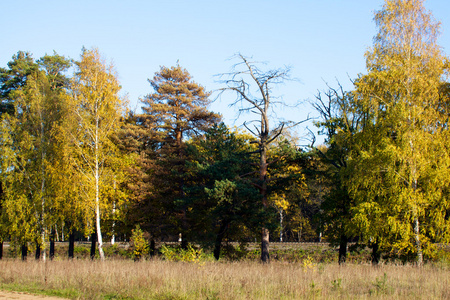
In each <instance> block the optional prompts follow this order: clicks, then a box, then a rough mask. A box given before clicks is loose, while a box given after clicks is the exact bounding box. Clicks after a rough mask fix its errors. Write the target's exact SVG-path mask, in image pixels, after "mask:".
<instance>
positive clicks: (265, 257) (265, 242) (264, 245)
mask: <svg viewBox="0 0 450 300" xmlns="http://www.w3.org/2000/svg"><path fill="white" fill-rule="evenodd" d="M261 262H263V263H269V262H270V257H269V229H267V228H265V227H263V229H262V239H261Z"/></svg>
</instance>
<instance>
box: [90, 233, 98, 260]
mask: <svg viewBox="0 0 450 300" xmlns="http://www.w3.org/2000/svg"><path fill="white" fill-rule="evenodd" d="M96 241H97V233H96V232H95V231H94V232H93V233H92V234H91V259H94V258H95V244H96Z"/></svg>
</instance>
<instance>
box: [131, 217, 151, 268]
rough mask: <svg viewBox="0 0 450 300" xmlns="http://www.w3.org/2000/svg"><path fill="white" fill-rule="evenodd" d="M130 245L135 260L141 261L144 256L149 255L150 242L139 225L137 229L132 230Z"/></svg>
mask: <svg viewBox="0 0 450 300" xmlns="http://www.w3.org/2000/svg"><path fill="white" fill-rule="evenodd" d="M130 244H131V248H132V249H133V257H134V260H139V259H141V258H142V256H144V255H146V254H148V242H147V240H146V239H145V238H144V232H143V231H142V229H141V227H139V225H136V228H135V229H133V230H131V239H130Z"/></svg>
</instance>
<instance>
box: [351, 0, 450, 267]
mask: <svg viewBox="0 0 450 300" xmlns="http://www.w3.org/2000/svg"><path fill="white" fill-rule="evenodd" d="M375 22H376V25H377V26H378V34H377V35H376V37H375V39H374V45H373V47H372V48H371V49H370V50H369V51H368V52H367V53H366V64H367V70H368V73H367V75H364V76H361V77H360V78H359V79H358V80H357V81H356V92H355V101H357V103H358V104H359V105H360V106H361V107H362V108H363V109H364V110H365V111H367V112H368V114H367V115H366V119H365V122H366V123H365V125H364V130H363V131H362V132H361V133H360V134H359V139H358V146H357V147H358V148H359V149H358V151H354V155H353V157H352V159H353V162H351V163H352V165H353V175H352V176H351V179H350V180H349V183H348V184H349V186H350V188H351V189H352V190H353V194H354V196H355V197H356V199H357V207H356V208H355V218H354V220H355V221H356V222H357V224H358V226H359V227H360V229H361V230H362V234H363V236H365V237H366V238H371V239H372V240H375V241H376V242H377V243H378V244H380V246H381V247H385V248H387V249H391V250H395V251H396V252H397V253H403V254H404V255H411V254H413V255H415V257H416V261H417V263H418V264H419V265H420V264H422V262H423V256H424V251H425V254H427V255H429V256H431V253H432V250H433V247H434V246H433V243H432V241H443V240H445V235H447V237H448V226H449V225H448V223H449V220H448V217H447V218H446V217H445V211H446V210H448V205H449V204H448V200H447V197H445V196H444V195H445V193H446V192H445V190H446V189H447V186H448V179H447V178H446V177H447V175H446V174H447V171H445V170H448V169H447V166H448V163H449V155H448V154H449V152H448V127H447V124H448V110H447V108H446V103H445V101H446V100H445V99H444V98H443V97H442V95H441V93H440V91H441V87H442V85H443V83H444V82H443V80H445V78H447V75H448V69H447V66H448V60H447V58H446V57H445V56H444V55H443V53H442V51H441V48H440V47H439V46H438V44H437V42H436V40H437V37H438V33H439V23H438V22H437V21H435V20H434V19H433V17H432V15H431V13H430V12H428V11H427V10H426V9H425V8H424V6H423V1H421V0H388V1H386V2H385V4H384V6H383V8H382V9H381V10H380V11H378V12H377V13H376V14H375ZM438 183H439V184H438ZM438 220H439V221H438ZM437 226H438V227H437ZM439 227H441V229H444V231H442V230H441V229H440V228H439ZM445 230H447V233H446V234H436V233H437V232H441V233H442V232H444V233H445Z"/></svg>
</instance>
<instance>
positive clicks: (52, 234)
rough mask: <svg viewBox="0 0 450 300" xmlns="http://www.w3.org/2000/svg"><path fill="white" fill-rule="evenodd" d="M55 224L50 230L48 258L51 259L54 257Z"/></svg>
mask: <svg viewBox="0 0 450 300" xmlns="http://www.w3.org/2000/svg"><path fill="white" fill-rule="evenodd" d="M55 227H56V225H55V226H53V227H52V232H51V234H50V252H49V258H50V260H53V258H55V238H56V228H55Z"/></svg>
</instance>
